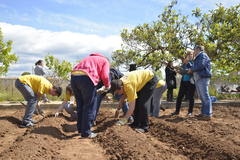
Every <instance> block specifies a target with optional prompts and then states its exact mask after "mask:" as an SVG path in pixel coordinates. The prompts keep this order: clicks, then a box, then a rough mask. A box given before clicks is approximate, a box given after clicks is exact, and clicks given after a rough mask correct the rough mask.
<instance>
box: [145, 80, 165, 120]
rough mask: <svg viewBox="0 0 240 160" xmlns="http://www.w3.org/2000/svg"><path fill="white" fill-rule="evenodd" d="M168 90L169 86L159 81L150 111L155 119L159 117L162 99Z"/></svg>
mask: <svg viewBox="0 0 240 160" xmlns="http://www.w3.org/2000/svg"><path fill="white" fill-rule="evenodd" d="M166 89H167V84H166V82H165V81H163V80H159V81H158V83H157V86H156V88H155V89H154V91H153V96H152V98H151V107H150V110H149V115H150V116H153V117H159V112H160V105H161V97H162V95H163V93H164V92H165V91H166Z"/></svg>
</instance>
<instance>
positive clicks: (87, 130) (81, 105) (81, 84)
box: [71, 75, 97, 137]
mask: <svg viewBox="0 0 240 160" xmlns="http://www.w3.org/2000/svg"><path fill="white" fill-rule="evenodd" d="M71 86H72V90H73V93H74V96H75V99H76V102H77V115H78V120H77V128H78V132H79V133H81V136H82V137H87V136H89V135H90V134H91V133H92V131H91V127H92V121H93V120H94V118H95V117H94V112H95V111H94V106H95V105H96V103H97V92H96V91H97V89H96V87H95V86H94V84H93V82H92V80H91V79H90V78H89V77H88V76H86V75H79V76H73V75H72V76H71Z"/></svg>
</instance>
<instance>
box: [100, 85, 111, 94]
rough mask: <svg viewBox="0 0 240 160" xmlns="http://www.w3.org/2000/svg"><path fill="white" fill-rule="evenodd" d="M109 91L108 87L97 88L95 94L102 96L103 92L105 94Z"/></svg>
mask: <svg viewBox="0 0 240 160" xmlns="http://www.w3.org/2000/svg"><path fill="white" fill-rule="evenodd" d="M109 89H110V87H105V86H102V87H101V88H99V89H98V90H97V93H98V94H102V93H104V92H107V91H108V90H109Z"/></svg>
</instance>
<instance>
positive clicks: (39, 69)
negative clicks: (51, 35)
mask: <svg viewBox="0 0 240 160" xmlns="http://www.w3.org/2000/svg"><path fill="white" fill-rule="evenodd" d="M34 74H35V75H38V76H44V75H45V74H46V72H45V70H44V62H43V60H38V61H37V62H36V63H35V68H34ZM42 99H43V102H44V103H46V102H49V100H48V98H47V96H46V94H43V96H42Z"/></svg>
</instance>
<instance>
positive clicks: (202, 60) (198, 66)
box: [188, 45, 212, 120]
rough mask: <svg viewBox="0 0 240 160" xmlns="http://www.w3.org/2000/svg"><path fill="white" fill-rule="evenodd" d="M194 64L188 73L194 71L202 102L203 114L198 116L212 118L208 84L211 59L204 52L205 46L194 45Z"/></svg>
mask: <svg viewBox="0 0 240 160" xmlns="http://www.w3.org/2000/svg"><path fill="white" fill-rule="evenodd" d="M194 56H195V59H194V61H193V66H192V67H191V68H190V69H189V70H188V73H189V74H191V73H193V78H194V81H195V87H196V90H197V93H198V95H199V96H200V99H201V102H202V108H201V114H200V115H198V117H200V118H203V119H206V120H210V119H211V117H212V102H211V98H210V95H209V90H208V85H209V83H210V79H211V76H212V74H211V60H210V58H209V57H208V55H207V54H206V53H205V52H204V46H199V45H197V46H195V47H194Z"/></svg>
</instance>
